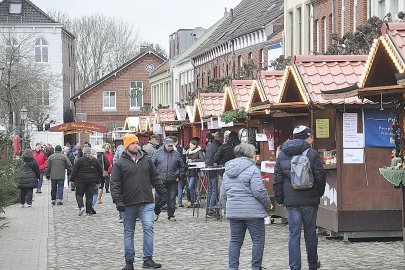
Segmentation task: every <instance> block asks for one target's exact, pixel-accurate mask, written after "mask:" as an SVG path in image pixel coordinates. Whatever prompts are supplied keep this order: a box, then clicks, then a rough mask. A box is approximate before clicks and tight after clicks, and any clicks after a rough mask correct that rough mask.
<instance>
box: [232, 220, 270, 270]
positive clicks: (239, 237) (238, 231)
mask: <svg viewBox="0 0 405 270" xmlns="http://www.w3.org/2000/svg"><path fill="white" fill-rule="evenodd" d="M229 223H230V225H231V240H230V241H229V251H228V257H229V270H237V269H238V268H239V256H240V249H241V247H242V245H243V240H244V239H245V233H246V229H248V230H249V234H250V238H251V239H252V242H253V245H252V270H258V269H260V267H261V266H262V259H263V250H264V242H265V228H264V218H256V219H246V220H242V219H230V220H229Z"/></svg>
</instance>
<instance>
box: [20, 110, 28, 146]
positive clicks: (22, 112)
mask: <svg viewBox="0 0 405 270" xmlns="http://www.w3.org/2000/svg"><path fill="white" fill-rule="evenodd" d="M27 117H28V110H27V108H25V106H23V107H22V108H21V110H20V118H21V125H22V127H21V134H22V144H21V150H25V120H27Z"/></svg>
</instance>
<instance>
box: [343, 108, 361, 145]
mask: <svg viewBox="0 0 405 270" xmlns="http://www.w3.org/2000/svg"><path fill="white" fill-rule="evenodd" d="M363 147H364V135H363V133H357V113H344V114H343V148H363Z"/></svg>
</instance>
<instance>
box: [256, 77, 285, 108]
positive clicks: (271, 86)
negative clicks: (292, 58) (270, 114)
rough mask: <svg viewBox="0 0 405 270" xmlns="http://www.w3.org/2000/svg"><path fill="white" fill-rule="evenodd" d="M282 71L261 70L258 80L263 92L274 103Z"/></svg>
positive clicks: (281, 80) (278, 91)
mask: <svg viewBox="0 0 405 270" xmlns="http://www.w3.org/2000/svg"><path fill="white" fill-rule="evenodd" d="M283 78H284V71H279V70H273V71H262V72H261V73H260V81H261V83H262V85H263V90H264V93H265V94H266V98H267V100H268V101H269V102H270V103H276V102H277V97H278V94H279V93H280V88H281V86H282V83H283Z"/></svg>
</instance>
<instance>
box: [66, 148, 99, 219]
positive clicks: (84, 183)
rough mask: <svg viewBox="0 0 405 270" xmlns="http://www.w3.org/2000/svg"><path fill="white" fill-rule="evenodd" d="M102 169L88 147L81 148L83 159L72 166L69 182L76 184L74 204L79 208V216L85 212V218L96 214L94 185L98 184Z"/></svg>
mask: <svg viewBox="0 0 405 270" xmlns="http://www.w3.org/2000/svg"><path fill="white" fill-rule="evenodd" d="M102 175H103V169H102V168H101V165H100V163H99V162H98V161H97V159H96V158H95V157H94V156H93V155H92V153H91V148H90V147H84V148H83V157H81V158H79V159H78V160H77V161H76V163H75V165H74V166H73V172H72V175H71V181H74V182H75V183H76V202H77V206H78V207H79V216H81V215H83V213H84V211H86V215H87V216H91V215H92V214H96V211H95V210H94V208H93V193H94V190H95V189H96V184H99V183H100V177H101V176H102ZM84 194H86V209H84V203H83V195H84Z"/></svg>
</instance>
